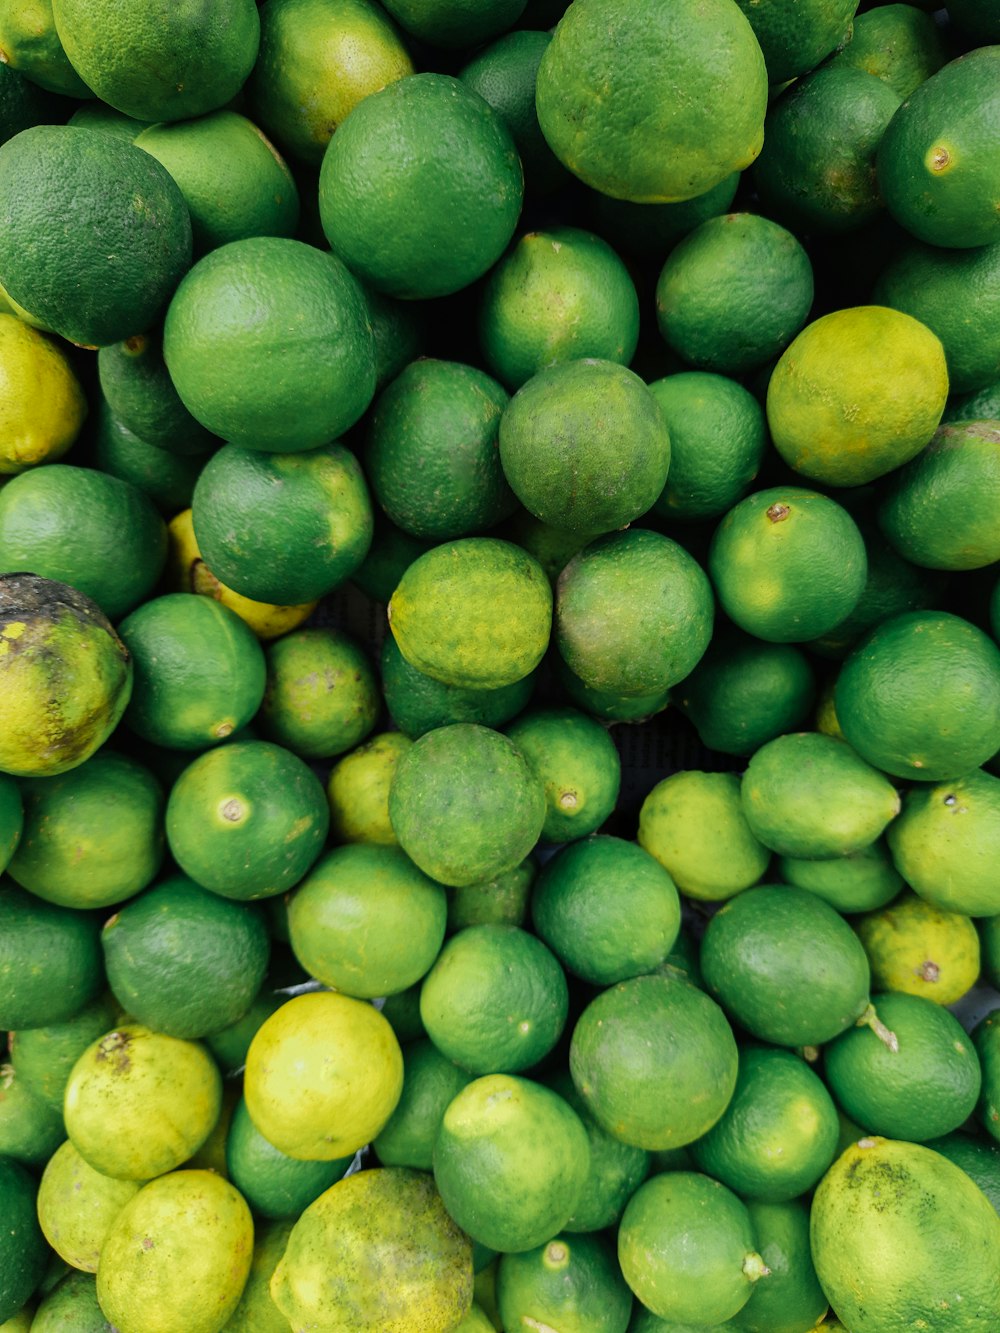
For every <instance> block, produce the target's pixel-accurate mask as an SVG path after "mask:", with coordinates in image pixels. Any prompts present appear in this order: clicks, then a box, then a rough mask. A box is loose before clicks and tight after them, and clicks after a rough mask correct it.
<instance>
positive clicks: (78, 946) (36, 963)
mask: <svg viewBox="0 0 1000 1333" xmlns="http://www.w3.org/2000/svg"><path fill="white" fill-rule="evenodd" d="M99 931H100V922H99V921H98V920H97V918H96V916H94V915H92V914H90V913H86V912H77V911H71V910H70V909H69V908H66V907H56V906H54V905H52V904H51V903H47V902H43V901H42V899H40V898H36V897H35V895H34V894H31V893H25V892H24V890H23V889H21V888H19V887H18V886H17V885H16V884H13V883H11V881H10V880H3V881H0V1030H10V1031H16V1030H17V1029H18V1028H37V1027H46V1026H48V1025H49V1024H52V1023H60V1022H64V1021H65V1020H66V1019H68V1018H71V1017H72V1016H73V1015H74V1014H76V1013H78V1012H79V1011H80V1010H81V1009H82V1008H83V1007H84V1005H86V1004H89V1002H90V1001H91V1000H93V999H94V998H95V997H96V996H97V995H98V994H99V993H100V991H101V989H102V987H103V984H104V978H103V976H102V968H101V960H100V944H99V942H98V934H99Z"/></svg>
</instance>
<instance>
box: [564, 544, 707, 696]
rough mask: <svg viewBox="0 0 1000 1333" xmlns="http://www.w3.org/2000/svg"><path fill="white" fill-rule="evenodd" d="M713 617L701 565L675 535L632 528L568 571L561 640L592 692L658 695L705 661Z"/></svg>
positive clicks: (589, 550)
mask: <svg viewBox="0 0 1000 1333" xmlns="http://www.w3.org/2000/svg"><path fill="white" fill-rule="evenodd" d="M713 613H714V601H713V598H712V589H711V585H710V584H709V581H708V578H707V576H706V574H705V571H704V570H703V569H702V567H701V565H699V564H698V562H697V561H696V560H695V559H694V558H693V557H692V556H691V555H689V554H688V552H687V551H686V550H685V549H684V548H683V547H682V546H680V545H679V544H678V543H677V542H675V541H672V540H671V538H669V537H664V536H662V535H661V534H660V533H658V532H652V531H650V530H648V529H644V528H630V529H629V530H628V531H627V532H614V533H609V534H608V535H607V536H605V537H601V538H598V540H597V541H594V542H591V543H590V545H589V546H585V547H584V548H583V550H582V551H580V552H579V554H578V555H575V556H574V557H573V559H572V560H571V561H570V562H569V564H568V565H567V566H566V568H565V569H564V570H563V572H562V574H561V575H560V576H559V583H558V587H557V593H556V628H555V640H556V644H557V647H558V649H559V653H560V656H561V657H562V659H563V660H564V661H565V663H566V665H567V666H568V667H569V668H570V670H571V671H572V672H574V674H576V675H577V676H579V677H580V679H581V680H583V681H584V682H585V684H586V685H588V686H590V687H591V688H593V689H598V690H605V691H612V692H616V693H619V694H623V695H651V694H657V693H660V692H663V691H666V690H668V689H670V688H671V687H672V686H673V685H676V684H677V683H678V682H679V681H681V680H683V679H684V677H685V676H687V675H688V674H689V673H690V672H691V671H692V670H693V669H694V667H695V666H696V665H697V664H698V662H699V660H700V659H701V656H702V654H703V653H704V651H705V649H706V648H707V647H708V643H709V640H710V638H711V636H712V619H713Z"/></svg>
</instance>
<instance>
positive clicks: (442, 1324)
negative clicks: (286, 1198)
mask: <svg viewBox="0 0 1000 1333" xmlns="http://www.w3.org/2000/svg"><path fill="white" fill-rule="evenodd" d="M388 1274H391V1280H388V1281H387V1280H386V1278H387V1275H388ZM472 1276H473V1275H472V1246H471V1245H470V1243H469V1240H468V1237H467V1236H463V1235H462V1233H461V1231H459V1229H458V1227H457V1226H456V1225H455V1223H454V1222H453V1221H452V1219H451V1218H450V1217H449V1216H448V1214H447V1213H446V1212H445V1210H444V1207H443V1205H442V1203H441V1198H440V1196H439V1195H438V1192H437V1190H436V1189H435V1188H434V1183H433V1181H432V1180H431V1179H430V1178H429V1177H428V1176H426V1175H424V1174H423V1173H421V1172H418V1171H408V1170H406V1169H404V1168H401V1167H384V1168H382V1169H381V1170H374V1171H359V1172H357V1173H355V1174H354V1175H352V1176H348V1177H347V1178H346V1179H344V1180H342V1181H340V1183H339V1184H337V1185H333V1186H332V1187H331V1188H330V1189H328V1190H327V1191H326V1193H325V1194H321V1195H320V1197H319V1198H318V1199H317V1200H316V1202H315V1203H313V1204H310V1206H309V1207H308V1208H307V1209H306V1210H305V1212H304V1213H303V1214H302V1216H301V1217H300V1218H299V1220H298V1221H297V1222H296V1224H295V1226H294V1227H293V1228H292V1233H291V1235H290V1236H289V1238H288V1246H287V1248H286V1250H285V1253H284V1256H283V1257H282V1259H281V1261H280V1262H279V1264H278V1266H277V1268H276V1269H275V1273H274V1278H273V1279H272V1281H271V1295H272V1297H273V1298H274V1301H275V1304H276V1305H277V1306H278V1309H279V1310H281V1312H282V1313H283V1314H284V1315H285V1317H286V1319H287V1320H288V1321H289V1323H290V1324H292V1325H293V1326H294V1327H296V1328H306V1327H308V1326H309V1325H310V1324H311V1325H312V1326H313V1327H314V1328H323V1329H327V1330H328V1331H329V1333H408V1330H410V1329H412V1328H414V1327H418V1328H419V1327H421V1326H423V1327H424V1328H427V1329H452V1328H454V1326H455V1324H456V1322H457V1321H458V1320H460V1319H461V1318H462V1317H463V1315H464V1314H465V1313H466V1311H467V1310H468V1308H469V1306H470V1305H471V1303H472Z"/></svg>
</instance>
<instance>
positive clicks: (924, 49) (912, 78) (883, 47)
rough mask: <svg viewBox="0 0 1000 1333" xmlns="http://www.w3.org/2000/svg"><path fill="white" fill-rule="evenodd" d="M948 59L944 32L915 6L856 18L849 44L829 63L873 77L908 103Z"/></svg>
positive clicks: (874, 11) (883, 9)
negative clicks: (942, 34) (906, 99)
mask: <svg viewBox="0 0 1000 1333" xmlns="http://www.w3.org/2000/svg"><path fill="white" fill-rule="evenodd" d="M949 16H950V15H949ZM947 59H948V55H947V50H946V47H945V43H944V41H943V40H942V36H941V32H940V30H939V28H938V27H937V24H936V23H935V22H934V19H933V18H932V16H931V15H930V14H926V13H924V12H923V10H921V9H918V8H917V7H916V6H915V5H910V4H889V5H880V6H879V7H878V8H877V9H869V10H867V11H866V12H865V13H864V14H856V15H855V17H854V30H853V32H852V33H851V36H850V40H849V41H848V42H847V45H846V46H841V48H840V50H839V51H838V52H837V53H836V55H835V56H834V57H833V58H832V60H831V61H830V63H831V64H832V65H841V66H844V65H846V66H849V67H850V68H851V69H861V70H864V71H865V73H866V74H874V75H875V77H876V78H879V79H882V80H883V81H884V82H885V83H887V84H888V85H889V87H890V88H892V90H893V91H894V92H896V93H898V94H899V96H900V97H902V98H904V99H905V98H907V97H909V96H910V94H911V93H913V92H916V90H917V89H918V88H919V87H920V85H921V84H922V83H923V82H924V81H925V80H926V79H929V78H930V77H931V75H932V74H936V73H937V72H938V70H939V69H940V68H941V66H942V65H944V64H945V63H946V62H947Z"/></svg>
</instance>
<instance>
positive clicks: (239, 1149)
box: [226, 1097, 352, 1218]
mask: <svg viewBox="0 0 1000 1333" xmlns="http://www.w3.org/2000/svg"><path fill="white" fill-rule="evenodd" d="M351 1160H352V1159H351V1157H350V1156H347V1157H335V1158H334V1159H333V1160H332V1161H327V1160H324V1161H321V1162H305V1161H298V1160H296V1159H295V1158H293V1157H287V1156H286V1155H285V1154H284V1153H283V1152H279V1151H278V1149H277V1148H275V1147H274V1146H273V1145H272V1144H270V1143H268V1141H267V1139H265V1138H264V1136H263V1134H261V1132H260V1130H258V1129H257V1127H256V1126H255V1125H254V1123H253V1121H252V1120H251V1119H250V1113H249V1111H248V1110H247V1104H246V1101H245V1099H244V1098H242V1097H241V1098H240V1099H239V1101H238V1102H237V1104H236V1109H235V1110H234V1112H233V1118H232V1120H231V1122H230V1125H229V1133H228V1135H227V1137H226V1171H227V1172H228V1174H229V1179H230V1180H231V1181H232V1182H233V1184H234V1185H235V1186H236V1188H237V1189H238V1190H239V1191H240V1193H241V1194H242V1195H243V1197H244V1198H245V1199H246V1201H247V1203H248V1204H249V1205H250V1207H251V1208H252V1209H253V1210H254V1212H255V1213H256V1214H257V1215H258V1216H260V1217H269V1218H282V1217H289V1218H296V1217H298V1216H299V1214H300V1213H301V1212H302V1210H303V1209H304V1208H308V1206H309V1204H311V1203H312V1201H313V1200H314V1199H318V1198H319V1196H320V1195H321V1194H322V1193H323V1191H324V1190H328V1189H329V1188H330V1186H331V1185H333V1184H334V1183H335V1182H336V1181H338V1180H339V1179H340V1177H341V1176H342V1175H343V1174H344V1172H345V1171H346V1170H347V1168H348V1166H350V1164H351Z"/></svg>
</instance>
